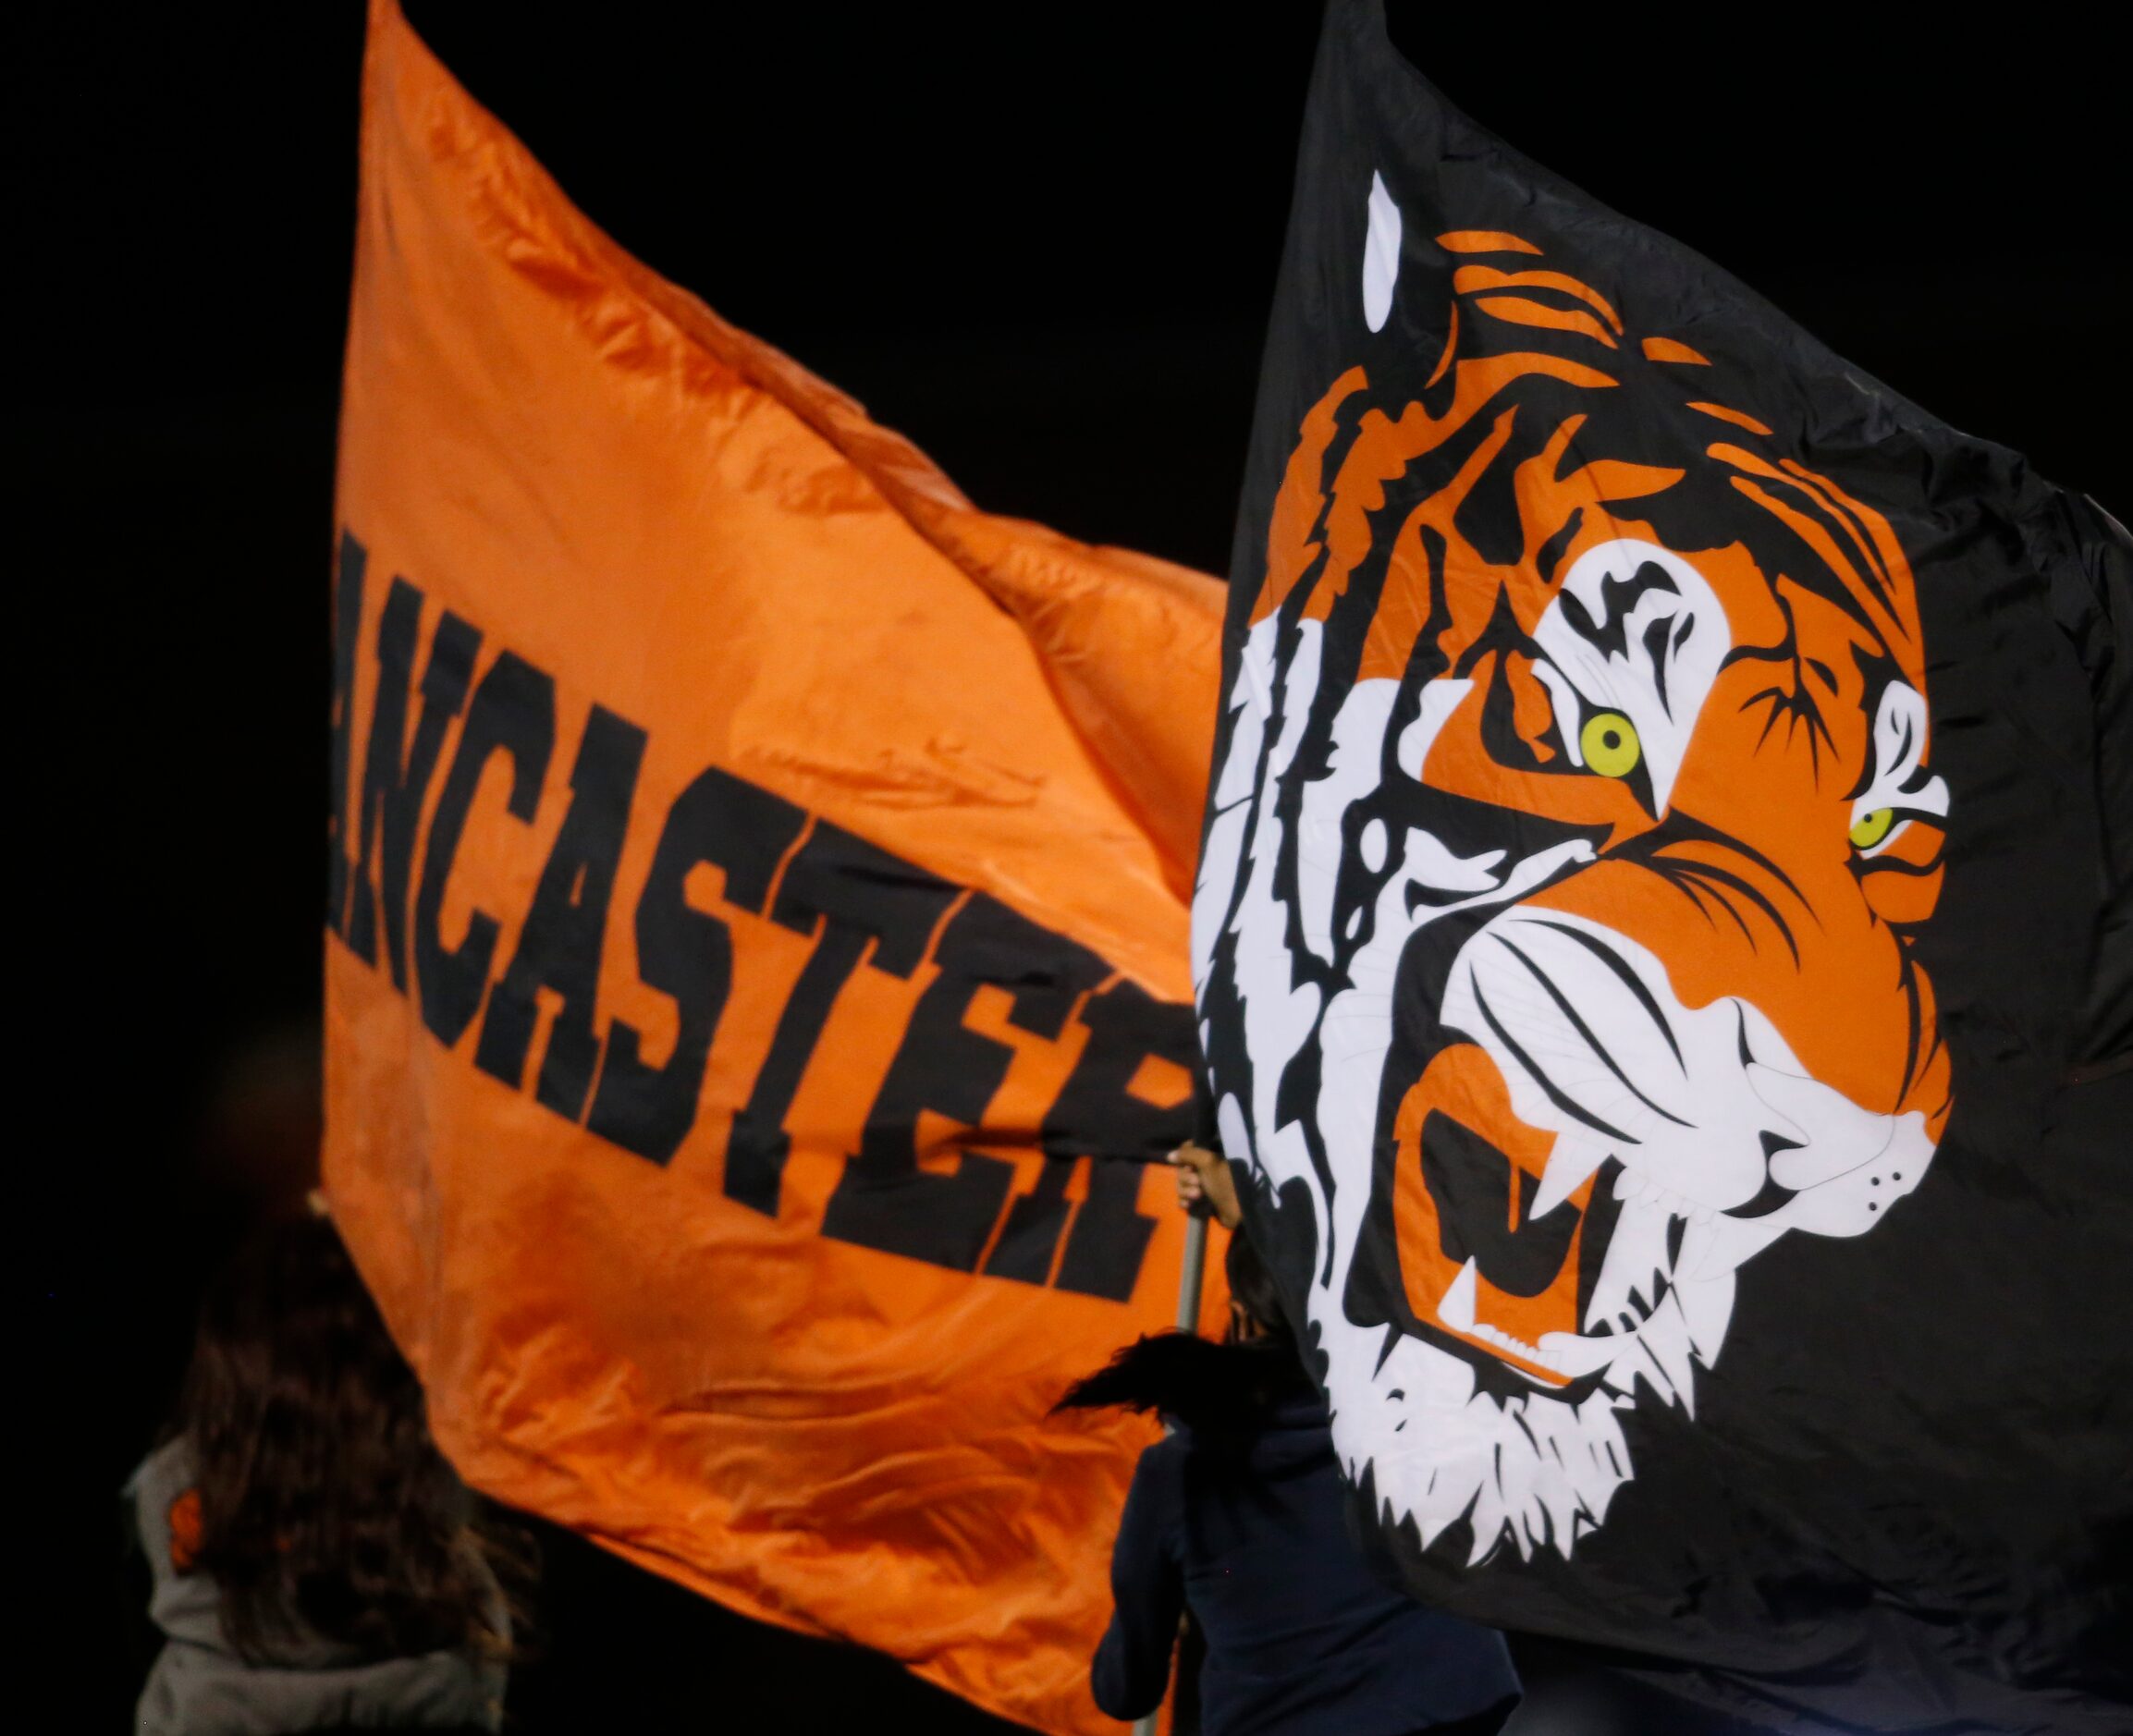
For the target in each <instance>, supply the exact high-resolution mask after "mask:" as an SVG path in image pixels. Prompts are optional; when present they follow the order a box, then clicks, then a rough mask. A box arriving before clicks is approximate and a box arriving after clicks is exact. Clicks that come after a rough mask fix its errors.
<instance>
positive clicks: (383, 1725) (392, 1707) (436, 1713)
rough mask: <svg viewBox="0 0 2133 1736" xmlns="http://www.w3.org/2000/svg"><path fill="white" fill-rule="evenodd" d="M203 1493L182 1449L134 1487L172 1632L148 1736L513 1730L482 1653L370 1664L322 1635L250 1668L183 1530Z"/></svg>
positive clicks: (142, 1732)
mask: <svg viewBox="0 0 2133 1736" xmlns="http://www.w3.org/2000/svg"><path fill="white" fill-rule="evenodd" d="M191 1486H192V1465H191V1461H190V1453H189V1452H188V1451H187V1449H186V1446H185V1443H184V1442H183V1441H182V1440H175V1441H172V1442H170V1443H169V1444H168V1445H166V1446H165V1447H163V1448H161V1449H158V1450H157V1451H155V1452H153V1453H151V1454H150V1455H149V1456H148V1458H147V1459H146V1460H144V1461H142V1462H141V1465H140V1467H139V1468H138V1469H137V1470H136V1471H135V1472H134V1473H133V1475H132V1477H131V1478H130V1479H129V1481H128V1483H127V1485H126V1490H125V1493H126V1496H127V1498H128V1499H129V1500H130V1501H131V1503H132V1505H133V1513H134V1521H135V1523H136V1525H137V1526H138V1528H139V1534H140V1537H141V1547H142V1548H143V1549H144V1550H145V1551H146V1553H147V1556H148V1564H149V1569H150V1571H151V1572H152V1573H153V1576H154V1589H153V1592H152V1593H151V1594H150V1597H149V1605H148V1613H149V1616H150V1619H151V1620H153V1621H154V1623H155V1625H156V1626H157V1627H158V1628H160V1629H162V1631H163V1634H164V1646H163V1650H162V1651H161V1652H160V1653H158V1654H157V1656H156V1659H155V1662H154V1664H153V1666H152V1667H151V1669H149V1672H148V1681H147V1683H146V1684H145V1685H144V1686H143V1688H142V1689H141V1701H140V1705H139V1707H138V1709H137V1710H136V1712H135V1714H134V1730H135V1732H136V1736H286V1733H288V1732H294V1731H298V1730H344V1729H364V1730H368V1729H386V1730H496V1729H498V1728H500V1727H501V1724H502V1720H503V1697H504V1683H505V1668H504V1666H503V1664H502V1663H500V1662H497V1661H495V1660H492V1659H488V1658H481V1657H474V1656H473V1655H472V1654H471V1653H467V1652H431V1653H428V1654H426V1655H425V1656H423V1657H388V1658H382V1659H376V1660H367V1659H365V1658H363V1657H362V1656H360V1655H359V1654H358V1653H356V1652H355V1651H354V1650H353V1649H351V1648H350V1647H348V1646H345V1645H337V1644H334V1643H333V1642H331V1641H328V1640H325V1639H323V1638H313V1639H311V1640H309V1641H306V1642H299V1643H294V1644H290V1645H289V1646H288V1647H286V1648H283V1656H281V1657H279V1658H278V1659H277V1661H276V1662H275V1663H272V1664H253V1663H248V1662H247V1661H246V1660H245V1659H244V1658H243V1657H239V1655H238V1653H237V1651H236V1650H235V1649H234V1648H233V1647H232V1646H231V1645H230V1644H229V1642H228V1641H227V1639H225V1638H224V1637H223V1632H222V1597H221V1593H220V1592H219V1591H218V1590H217V1588H216V1586H215V1582H214V1580H213V1579H211V1578H210V1577H209V1576H208V1575H207V1574H205V1573H202V1572H194V1571H189V1566H190V1564H189V1562H188V1560H187V1557H188V1555H189V1549H188V1547H187V1544H186V1541H185V1540H184V1539H183V1538H182V1537H180V1536H178V1534H176V1532H175V1530H174V1527H173V1524H172V1515H173V1512H174V1511H175V1510H178V1509H179V1507H180V1505H181V1502H182V1498H184V1496H185V1495H186V1493H187V1492H188V1491H189V1490H190V1488H191ZM497 1599H498V1608H501V1594H500V1593H499V1594H498V1595H497Z"/></svg>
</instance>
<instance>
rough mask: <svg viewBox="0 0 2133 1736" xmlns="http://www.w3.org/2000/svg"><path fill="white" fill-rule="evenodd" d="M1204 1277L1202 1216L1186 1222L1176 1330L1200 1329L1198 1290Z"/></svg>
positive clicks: (1204, 1223) (1204, 1227)
mask: <svg viewBox="0 0 2133 1736" xmlns="http://www.w3.org/2000/svg"><path fill="white" fill-rule="evenodd" d="M1206 1281H1207V1215H1206V1214H1205V1213H1202V1212H1193V1213H1190V1214H1189V1215H1188V1216H1186V1218H1185V1247H1184V1252H1183V1253H1182V1254H1181V1255H1180V1256H1179V1259H1178V1330H1179V1331H1180V1332H1197V1331H1198V1330H1199V1329H1200V1289H1201V1286H1202V1285H1203V1284H1204V1283H1205V1282H1206Z"/></svg>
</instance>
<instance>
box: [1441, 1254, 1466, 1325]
mask: <svg viewBox="0 0 2133 1736" xmlns="http://www.w3.org/2000/svg"><path fill="white" fill-rule="evenodd" d="M1474 1288H1475V1278H1474V1262H1473V1261H1472V1260H1469V1261H1467V1262H1466V1264H1465V1265H1463V1266H1461V1267H1460V1268H1459V1276H1458V1277H1457V1278H1453V1280H1452V1287H1451V1288H1450V1289H1449V1290H1446V1291H1445V1292H1444V1297H1443V1300H1442V1301H1441V1302H1439V1303H1438V1304H1437V1317H1438V1319H1440V1320H1441V1321H1442V1322H1443V1323H1444V1324H1445V1325H1446V1326H1450V1327H1451V1328H1452V1329H1453V1331H1454V1332H1471V1331H1473V1330H1474Z"/></svg>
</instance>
